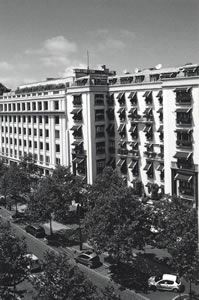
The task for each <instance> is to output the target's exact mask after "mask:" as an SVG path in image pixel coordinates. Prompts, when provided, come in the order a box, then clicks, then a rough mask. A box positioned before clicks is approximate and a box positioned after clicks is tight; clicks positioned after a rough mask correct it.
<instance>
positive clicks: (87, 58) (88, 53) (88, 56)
mask: <svg viewBox="0 0 199 300" xmlns="http://www.w3.org/2000/svg"><path fill="white" fill-rule="evenodd" d="M87 71H89V52H88V50H87Z"/></svg>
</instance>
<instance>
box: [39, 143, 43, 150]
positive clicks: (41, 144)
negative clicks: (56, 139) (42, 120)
mask: <svg viewBox="0 0 199 300" xmlns="http://www.w3.org/2000/svg"><path fill="white" fill-rule="evenodd" d="M39 148H40V149H41V150H43V143H42V142H40V143H39Z"/></svg>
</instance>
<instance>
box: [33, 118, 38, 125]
mask: <svg viewBox="0 0 199 300" xmlns="http://www.w3.org/2000/svg"><path fill="white" fill-rule="evenodd" d="M33 123H34V124H35V123H37V117H36V116H33Z"/></svg>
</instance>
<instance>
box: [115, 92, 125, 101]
mask: <svg viewBox="0 0 199 300" xmlns="http://www.w3.org/2000/svg"><path fill="white" fill-rule="evenodd" d="M123 96H124V93H119V94H118V95H117V97H116V99H118V100H119V99H121V98H122V97H123Z"/></svg>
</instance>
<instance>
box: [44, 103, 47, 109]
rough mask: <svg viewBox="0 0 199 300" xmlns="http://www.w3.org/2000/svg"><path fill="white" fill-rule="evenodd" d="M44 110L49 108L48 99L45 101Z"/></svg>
mask: <svg viewBox="0 0 199 300" xmlns="http://www.w3.org/2000/svg"><path fill="white" fill-rule="evenodd" d="M44 110H48V101H44Z"/></svg>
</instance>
